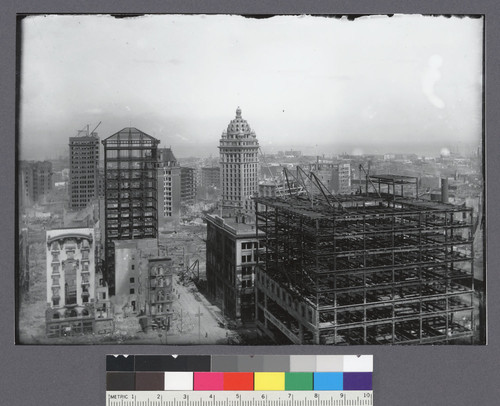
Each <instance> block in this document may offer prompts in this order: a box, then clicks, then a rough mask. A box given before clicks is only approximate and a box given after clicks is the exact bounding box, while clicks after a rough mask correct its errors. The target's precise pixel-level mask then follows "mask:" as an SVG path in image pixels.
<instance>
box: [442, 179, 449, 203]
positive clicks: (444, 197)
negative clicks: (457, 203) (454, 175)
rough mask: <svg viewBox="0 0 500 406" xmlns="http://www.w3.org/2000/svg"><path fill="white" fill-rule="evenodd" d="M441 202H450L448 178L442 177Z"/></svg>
mask: <svg viewBox="0 0 500 406" xmlns="http://www.w3.org/2000/svg"><path fill="white" fill-rule="evenodd" d="M441 202H443V203H448V178H441Z"/></svg>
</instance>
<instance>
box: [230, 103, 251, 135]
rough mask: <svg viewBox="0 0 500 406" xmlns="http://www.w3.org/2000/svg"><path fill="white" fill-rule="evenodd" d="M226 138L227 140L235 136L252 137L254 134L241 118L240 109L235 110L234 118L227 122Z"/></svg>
mask: <svg viewBox="0 0 500 406" xmlns="http://www.w3.org/2000/svg"><path fill="white" fill-rule="evenodd" d="M227 136H228V138H233V137H235V136H238V137H241V136H247V137H248V136H253V137H255V133H254V132H253V131H252V129H251V128H250V126H249V125H248V123H247V121H246V120H245V119H243V117H241V108H240V107H238V108H237V109H236V117H235V118H234V119H233V120H231V121H230V122H229V125H228V126H227Z"/></svg>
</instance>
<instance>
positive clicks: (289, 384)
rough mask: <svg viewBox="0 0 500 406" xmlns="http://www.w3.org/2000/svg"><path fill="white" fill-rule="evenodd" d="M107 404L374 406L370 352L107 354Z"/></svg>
mask: <svg viewBox="0 0 500 406" xmlns="http://www.w3.org/2000/svg"><path fill="white" fill-rule="evenodd" d="M106 371H107V372H106V405H107V406H372V405H373V387H372V375H373V356H372V355H178V356H176V355H108V356H107V357H106Z"/></svg>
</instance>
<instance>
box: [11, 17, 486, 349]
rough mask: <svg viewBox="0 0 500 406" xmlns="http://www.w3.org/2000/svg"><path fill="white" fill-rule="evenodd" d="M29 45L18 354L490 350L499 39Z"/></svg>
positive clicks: (293, 21)
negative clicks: (22, 348) (232, 348)
mask: <svg viewBox="0 0 500 406" xmlns="http://www.w3.org/2000/svg"><path fill="white" fill-rule="evenodd" d="M17 24H18V30H19V33H20V34H19V37H18V49H19V56H18V67H17V71H18V72H17V73H18V76H19V82H18V83H19V88H18V110H19V115H18V123H17V126H18V131H17V156H16V160H17V162H16V176H17V179H16V188H17V191H16V199H17V202H16V206H17V207H16V209H17V216H16V222H17V241H16V244H17V252H16V256H17V266H16V268H17V269H16V286H15V289H16V294H17V307H16V318H17V325H16V343H17V344H43V345H74V344H78V345H82V344H89V345H90V344H92V345H101V344H108V345H109V344H155V345H175V344H180V345H200V344H201V345H203V344H223V345H290V344H315V345H332V346H339V345H343V346H345V345H438V344H439V345H485V344H487V342H486V341H487V340H486V331H487V317H486V314H487V309H486V261H485V254H486V249H485V217H486V209H485V199H484V197H485V169H484V168H485V162H484V152H485V134H484V131H485V129H484V78H483V74H484V54H483V52H484V35H483V31H484V17H482V16H476V15H474V16H472V15H446V16H444V15H419V14H394V15H274V16H271V15H267V16H258V15H256V16H244V15H230V14H207V15H202V14H151V15H142V16H132V15H127V14H123V15H105V14H102V15H97V14H94V15H92V14H88V15H87V14H86V15H83V14H64V15H63V14H61V15H57V14H47V15H24V16H22V17H20V18H19V19H18V22H17ZM391 351H392V350H391Z"/></svg>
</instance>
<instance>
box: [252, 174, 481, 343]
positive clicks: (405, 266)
mask: <svg viewBox="0 0 500 406" xmlns="http://www.w3.org/2000/svg"><path fill="white" fill-rule="evenodd" d="M299 169H300V168H299ZM294 178H295V179H296V180H301V178H302V183H303V184H304V188H305V189H306V190H315V191H319V192H318V194H313V193H309V192H308V193H307V194H302V195H294V194H290V195H288V196H282V197H258V198H256V199H255V207H256V221H257V232H263V233H264V234H265V238H264V240H263V242H264V248H261V249H260V250H259V251H260V252H259V256H258V264H257V271H256V278H255V284H256V294H257V296H256V319H257V325H258V327H259V328H260V329H261V330H262V331H263V332H264V333H265V334H266V335H268V336H270V337H271V338H273V340H274V341H275V342H277V343H295V344H430V343H467V342H472V340H473V338H472V337H473V331H472V330H473V326H474V311H473V308H474V280H473V257H474V255H473V254H474V253H473V237H472V209H470V208H467V207H465V206H454V205H452V204H449V203H446V202H431V201H426V200H422V199H419V198H418V179H417V178H411V177H405V176H393V175H386V176H380V175H379V176H369V175H367V176H366V185H367V187H366V188H365V191H364V192H363V193H361V192H360V193H358V194H353V195H333V194H331V193H330V192H328V190H327V188H326V187H324V185H322V183H321V181H320V180H319V179H318V178H317V177H316V176H315V175H314V174H312V173H305V172H303V171H302V174H300V173H299V170H298V172H297V177H294ZM287 179H288V176H287ZM311 186H312V187H311Z"/></svg>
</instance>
